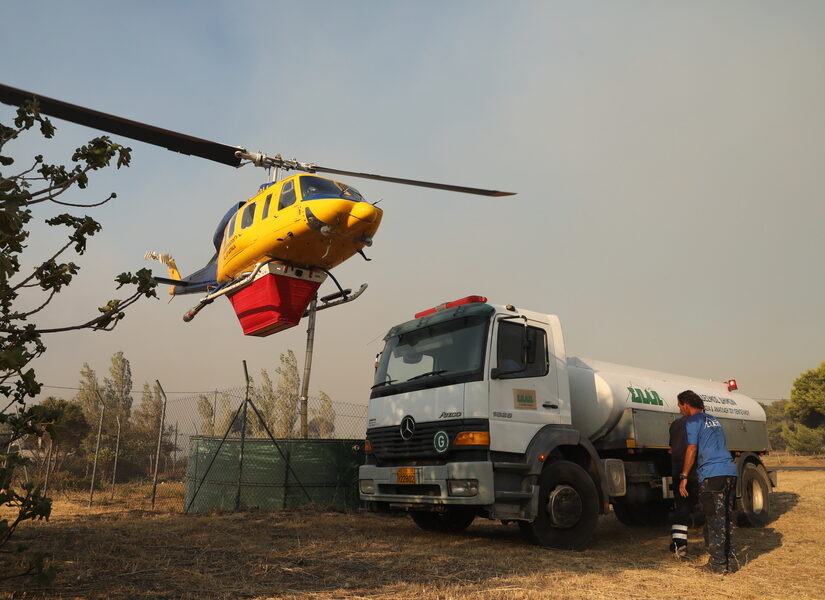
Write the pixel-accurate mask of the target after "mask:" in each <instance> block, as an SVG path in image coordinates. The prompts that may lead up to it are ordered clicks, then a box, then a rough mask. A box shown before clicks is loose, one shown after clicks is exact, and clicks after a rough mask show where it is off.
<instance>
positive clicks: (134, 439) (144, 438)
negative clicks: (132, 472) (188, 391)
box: [129, 383, 163, 473]
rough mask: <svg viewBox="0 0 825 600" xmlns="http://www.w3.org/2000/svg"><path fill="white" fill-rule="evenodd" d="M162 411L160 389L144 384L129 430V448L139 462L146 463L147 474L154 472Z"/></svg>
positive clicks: (156, 386)
mask: <svg viewBox="0 0 825 600" xmlns="http://www.w3.org/2000/svg"><path fill="white" fill-rule="evenodd" d="M162 410H163V398H162V397H161V394H160V388H159V387H158V385H157V384H155V385H154V386H150V385H149V384H148V383H144V384H143V394H142V395H141V398H140V404H139V405H138V407H137V410H135V415H134V423H133V424H132V427H131V428H130V443H129V448H130V451H131V452H132V453H133V455H134V456H135V457H138V459H139V460H140V459H142V460H146V461H147V465H148V469H147V471H146V472H147V473H151V472H152V471H153V470H154V460H155V454H157V443H158V430H159V429H160V419H161V412H162Z"/></svg>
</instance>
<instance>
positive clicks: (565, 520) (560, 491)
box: [547, 485, 584, 527]
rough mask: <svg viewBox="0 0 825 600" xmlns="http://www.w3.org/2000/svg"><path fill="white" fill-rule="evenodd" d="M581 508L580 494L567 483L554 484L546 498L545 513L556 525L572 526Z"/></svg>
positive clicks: (576, 520)
mask: <svg viewBox="0 0 825 600" xmlns="http://www.w3.org/2000/svg"><path fill="white" fill-rule="evenodd" d="M583 510H584V508H583V506H582V499H581V496H579V493H578V492H577V491H576V490H575V488H572V487H570V486H569V485H559V486H556V487H555V488H554V489H553V491H552V492H550V496H549V497H548V498H547V515H548V516H549V517H550V522H551V523H553V525H555V526H556V527H573V526H574V525H575V524H576V523H578V522H579V520H580V519H581V517H582V513H583Z"/></svg>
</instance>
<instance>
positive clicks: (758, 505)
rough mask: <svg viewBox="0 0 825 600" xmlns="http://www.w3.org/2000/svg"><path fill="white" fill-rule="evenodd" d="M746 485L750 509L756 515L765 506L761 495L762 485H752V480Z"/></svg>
mask: <svg viewBox="0 0 825 600" xmlns="http://www.w3.org/2000/svg"><path fill="white" fill-rule="evenodd" d="M748 487H749V488H750V497H751V511H753V513H754V514H757V515H758V514H759V513H761V512H762V510H763V509H764V508H765V497H764V496H763V495H762V486H761V485H754V482H753V481H751V482H750V484H749V485H748Z"/></svg>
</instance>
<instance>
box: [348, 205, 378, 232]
mask: <svg viewBox="0 0 825 600" xmlns="http://www.w3.org/2000/svg"><path fill="white" fill-rule="evenodd" d="M382 213H383V211H382V210H381V209H380V208H376V207H375V206H373V205H372V204H370V203H369V202H356V203H355V204H353V205H352V208H351V209H350V211H349V216H348V217H347V227H356V226H358V225H363V224H372V223H375V224H376V225H377V224H378V223H379V222H380V221H381V215H382Z"/></svg>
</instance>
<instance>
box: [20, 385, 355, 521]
mask: <svg viewBox="0 0 825 600" xmlns="http://www.w3.org/2000/svg"><path fill="white" fill-rule="evenodd" d="M157 392H159V393H154V394H150V395H148V396H147V394H146V392H145V391H144V394H143V397H142V398H141V400H139V401H138V402H137V403H136V405H137V406H138V408H139V411H138V412H139V414H140V415H141V416H143V417H144V421H141V422H138V421H137V420H136V419H135V418H134V416H135V411H132V418H123V419H121V418H120V417H119V416H118V415H107V414H106V412H105V411H103V412H102V416H101V417H100V419H99V420H98V422H96V423H93V424H91V423H89V424H87V430H85V431H84V433H85V435H82V436H81V435H75V436H72V435H61V436H59V437H58V436H55V439H51V438H50V437H49V436H48V435H46V436H43V437H42V438H33V439H27V440H20V441H19V442H17V443H15V444H14V445H11V446H9V447H8V448H7V449H6V450H7V451H19V452H20V453H21V454H23V456H24V457H26V458H28V459H29V461H28V464H27V465H26V468H25V469H21V470H19V473H18V476H19V477H21V478H23V479H25V480H26V481H34V482H35V483H39V484H41V485H42V486H43V487H44V488H45V493H46V495H49V496H51V497H53V498H55V499H57V500H61V499H63V500H69V501H72V502H78V503H79V502H83V503H86V504H87V505H88V506H89V507H96V508H102V509H106V510H119V509H123V510H136V509H137V510H152V509H154V510H165V511H185V510H190V511H200V510H213V509H220V510H237V509H245V508H260V509H265V510H272V509H278V508H287V507H291V506H296V505H299V504H311V505H314V506H319V507H336V508H352V507H353V506H357V491H356V485H357V466H358V465H359V464H360V463H361V462H362V461H363V439H364V436H365V434H366V422H367V407H366V406H363V405H358V404H350V403H345V402H335V401H333V400H331V399H330V398H329V397H328V396H326V395H325V394H322V395H321V396H320V397H310V398H308V399H307V403H306V404H307V406H306V416H305V420H304V418H302V412H303V411H302V410H301V409H302V406H301V401H300V398H298V397H297V396H296V395H295V394H294V393H293V394H284V393H283V391H282V390H281V391H279V390H277V389H273V386H269V387H267V386H264V387H261V388H255V387H252V388H250V389H249V390H248V391H247V388H246V387H238V388H233V389H228V390H218V391H214V392H209V393H199V394H193V395H187V396H178V395H175V396H173V397H169V398H166V397H165V395H164V394H163V393H162V390H161V389H160V386H157ZM247 400H248V402H247ZM147 404H149V406H147ZM147 416H148V419H147V418H145V417H147Z"/></svg>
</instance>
